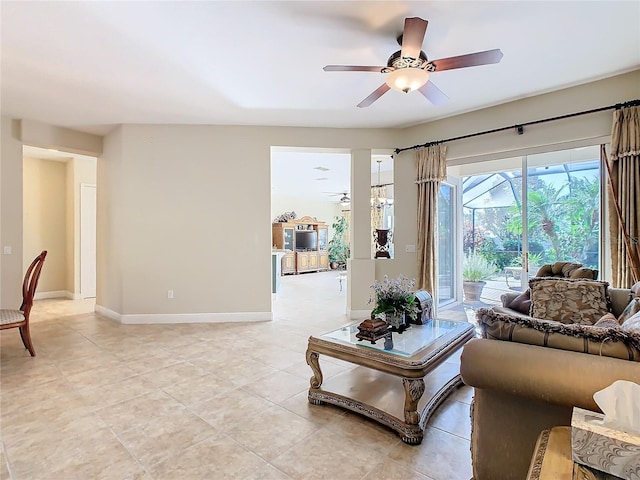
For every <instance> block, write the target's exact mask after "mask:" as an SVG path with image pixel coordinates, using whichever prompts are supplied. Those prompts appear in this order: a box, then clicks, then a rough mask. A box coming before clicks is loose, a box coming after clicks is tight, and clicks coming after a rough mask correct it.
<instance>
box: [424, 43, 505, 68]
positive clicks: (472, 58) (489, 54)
mask: <svg viewBox="0 0 640 480" xmlns="http://www.w3.org/2000/svg"><path fill="white" fill-rule="evenodd" d="M500 60H502V52H501V51H500V49H499V48H496V49H494V50H487V51H484V52H476V53H468V54H466V55H459V56H457V57H448V58H439V59H438V60H432V61H431V64H432V65H433V66H434V67H435V71H436V72H441V71H443V70H452V69H454V68H465V67H476V66H478V65H488V64H490V63H498V62H500Z"/></svg>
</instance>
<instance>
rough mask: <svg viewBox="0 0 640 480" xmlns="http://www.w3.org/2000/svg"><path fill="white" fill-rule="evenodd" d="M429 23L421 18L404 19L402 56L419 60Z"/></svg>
mask: <svg viewBox="0 0 640 480" xmlns="http://www.w3.org/2000/svg"><path fill="white" fill-rule="evenodd" d="M427 23H428V22H427V21H426V20H423V19H422V18H419V17H410V18H405V19H404V32H402V54H401V55H402V56H403V57H411V58H418V57H419V56H420V50H422V42H423V40H424V34H425V32H426V31H427Z"/></svg>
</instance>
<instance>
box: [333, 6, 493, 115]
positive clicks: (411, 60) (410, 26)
mask: <svg viewBox="0 0 640 480" xmlns="http://www.w3.org/2000/svg"><path fill="white" fill-rule="evenodd" d="M427 24H428V22H427V21H426V20H423V19H422V18H419V17H409V18H405V19H404V32H403V33H402V35H400V36H399V37H398V43H399V44H400V46H401V47H402V49H401V50H398V51H397V52H395V53H394V54H392V55H391V56H390V57H389V60H387V65H386V66H384V67H377V66H364V65H361V66H358V65H327V66H326V67H324V69H323V70H324V71H325V72H377V73H386V74H387V78H386V80H385V83H383V84H382V85H380V87H378V88H377V89H376V90H375V91H374V92H373V93H372V94H371V95H369V96H368V97H367V98H365V99H364V100H363V101H361V102H360V103H359V104H358V107H360V108H363V107H368V106H369V105H371V104H372V103H373V102H375V101H376V100H377V99H379V98H380V97H381V96H382V95H384V94H385V93H387V92H388V91H389V89H391V88H393V89H394V90H397V91H399V92H404V93H409V92H411V91H413V90H418V91H420V93H422V95H424V96H425V97H426V98H427V100H429V101H430V102H431V103H433V104H434V105H441V104H443V103H445V102H446V101H447V100H448V97H447V96H446V95H445V94H444V92H443V91H442V90H440V89H439V88H438V87H436V86H435V85H434V84H433V82H431V81H430V80H429V74H430V73H433V72H441V71H443V70H453V69H455V68H465V67H475V66H478V65H488V64H491V63H498V62H500V60H501V59H502V52H501V51H500V49H494V50H486V51H484V52H476V53H468V54H466V55H459V56H456V57H447V58H440V59H438V60H429V59H428V58H427V55H426V54H425V53H424V52H423V51H422V42H423V40H424V35H425V33H426V31H427Z"/></svg>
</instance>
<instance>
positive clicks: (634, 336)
mask: <svg viewBox="0 0 640 480" xmlns="http://www.w3.org/2000/svg"><path fill="white" fill-rule="evenodd" d="M476 318H477V320H478V324H479V327H480V331H481V334H482V337H483V338H489V339H494V340H504V341H510V342H517V343H526V344H529V345H537V346H541V347H549V348H556V349H560V350H569V351H573V352H581V353H588V354H592V355H601V356H605V357H613V358H620V359H623V360H633V361H636V362H640V333H636V332H633V331H630V330H625V329H623V328H622V327H620V326H618V327H613V328H602V327H596V326H594V325H578V324H564V323H560V322H555V321H549V320H543V319H540V318H533V317H527V316H524V315H517V314H515V315H514V314H512V313H509V310H507V309H505V308H504V307H492V308H480V309H478V311H477V312H476Z"/></svg>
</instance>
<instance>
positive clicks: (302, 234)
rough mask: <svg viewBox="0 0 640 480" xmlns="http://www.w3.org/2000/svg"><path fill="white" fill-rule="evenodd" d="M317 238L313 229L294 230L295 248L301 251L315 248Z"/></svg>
mask: <svg viewBox="0 0 640 480" xmlns="http://www.w3.org/2000/svg"><path fill="white" fill-rule="evenodd" d="M317 238H318V235H317V232H316V231H315V230H296V250H299V251H301V252H308V251H310V250H317V249H318V247H317Z"/></svg>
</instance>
